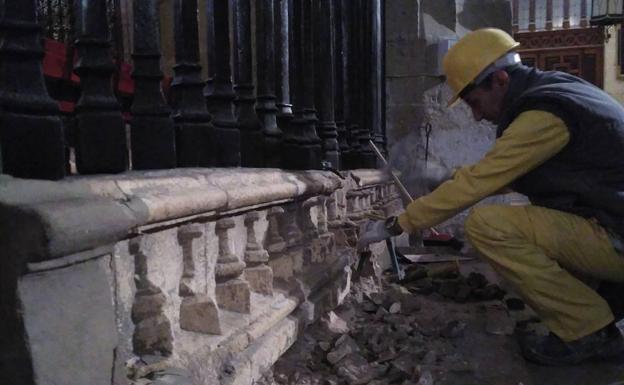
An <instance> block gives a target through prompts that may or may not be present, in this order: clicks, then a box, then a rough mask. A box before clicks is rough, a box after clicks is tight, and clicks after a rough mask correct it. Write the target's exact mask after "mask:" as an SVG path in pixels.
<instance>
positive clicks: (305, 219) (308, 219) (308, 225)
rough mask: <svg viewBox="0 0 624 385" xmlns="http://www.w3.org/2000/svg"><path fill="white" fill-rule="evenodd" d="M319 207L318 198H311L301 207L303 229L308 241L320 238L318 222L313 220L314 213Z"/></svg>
mask: <svg viewBox="0 0 624 385" xmlns="http://www.w3.org/2000/svg"><path fill="white" fill-rule="evenodd" d="M317 206H318V197H314V198H309V199H307V200H305V201H304V202H303V204H302V205H301V208H302V209H303V210H302V213H301V214H302V215H301V227H302V230H303V234H304V236H305V238H307V239H314V238H318V237H319V235H320V234H319V228H318V222H316V223H315V221H313V220H312V217H313V213H312V211H313V210H315V209H316V207H317Z"/></svg>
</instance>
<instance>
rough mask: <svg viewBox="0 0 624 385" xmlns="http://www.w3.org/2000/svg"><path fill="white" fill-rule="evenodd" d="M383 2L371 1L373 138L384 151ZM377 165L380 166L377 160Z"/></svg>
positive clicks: (379, 0) (381, 0)
mask: <svg viewBox="0 0 624 385" xmlns="http://www.w3.org/2000/svg"><path fill="white" fill-rule="evenodd" d="M383 3H384V1H383V0H371V6H372V9H371V16H372V19H371V23H372V24H371V27H372V28H371V60H372V66H371V88H372V95H371V96H372V101H371V102H372V119H371V124H372V129H371V132H372V136H373V142H375V145H376V146H377V148H379V149H380V150H382V151H383V148H384V147H385V138H384V132H383V126H384V122H383V109H384V107H385V103H384V101H383V94H384V93H385V89H384V88H385V87H384V78H385V71H384V66H383V61H384V60H383V59H384V54H383V51H384V44H383V42H384V39H385V38H384V29H383V20H384V16H383ZM375 164H378V162H377V160H375Z"/></svg>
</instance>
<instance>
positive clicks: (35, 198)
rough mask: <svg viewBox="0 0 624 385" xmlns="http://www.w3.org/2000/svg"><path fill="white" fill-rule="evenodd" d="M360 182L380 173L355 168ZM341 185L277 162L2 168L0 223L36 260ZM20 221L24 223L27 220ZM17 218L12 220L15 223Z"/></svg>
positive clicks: (28, 258)
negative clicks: (63, 171) (51, 172)
mask: <svg viewBox="0 0 624 385" xmlns="http://www.w3.org/2000/svg"><path fill="white" fill-rule="evenodd" d="M352 173H353V175H357V176H356V178H359V181H360V183H358V184H359V185H362V186H363V185H367V184H374V183H376V182H378V181H381V180H383V173H382V172H380V171H377V170H356V171H352ZM342 186H343V182H342V181H341V180H340V179H339V178H338V177H337V176H335V175H334V174H332V173H331V172H325V171H316V170H314V171H283V170H278V169H244V168H236V169H174V170H162V171H147V172H127V173H124V174H119V175H102V176H75V177H69V178H66V179H64V180H62V181H58V182H50V181H40V180H24V179H18V178H12V177H9V176H0V217H3V218H5V220H3V221H0V230H1V232H3V233H4V234H5V235H6V236H7V237H6V239H7V241H8V242H9V243H12V242H13V240H12V239H11V236H10V234H14V233H16V232H26V234H24V235H22V236H21V237H19V238H27V239H29V242H20V245H19V247H14V249H16V250H17V253H18V254H19V255H16V256H15V257H18V258H19V259H20V260H22V261H24V262H36V261H43V260H47V259H53V258H57V257H60V256H62V255H67V254H73V253H77V252H80V251H83V250H88V249H91V248H94V247H98V246H102V245H105V244H110V243H114V242H115V241H117V240H120V239H123V238H124V237H127V236H128V235H129V234H131V233H132V232H133V231H136V229H137V228H139V227H141V226H146V225H150V224H152V225H153V224H157V223H161V222H167V221H171V220H176V219H183V218H187V217H191V216H194V215H205V216H207V217H211V218H216V217H218V216H221V215H228V214H231V213H234V212H238V211H244V210H245V209H248V208H258V207H263V206H268V205H273V204H276V203H280V202H287V201H292V200H298V199H305V198H307V197H311V196H315V195H329V194H331V193H332V192H334V191H336V190H337V189H339V188H341V187H342ZM20 223H24V224H26V223H27V224H28V225H27V226H25V225H21V226H20ZM16 224H17V225H16Z"/></svg>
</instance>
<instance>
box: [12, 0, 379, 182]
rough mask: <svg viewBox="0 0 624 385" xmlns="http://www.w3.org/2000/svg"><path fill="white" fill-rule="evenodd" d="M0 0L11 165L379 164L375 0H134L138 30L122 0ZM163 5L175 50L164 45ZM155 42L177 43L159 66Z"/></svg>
mask: <svg viewBox="0 0 624 385" xmlns="http://www.w3.org/2000/svg"><path fill="white" fill-rule="evenodd" d="M0 4H2V5H1V6H2V9H0V111H1V113H0V146H1V152H2V171H3V172H4V173H6V174H11V175H14V176H17V177H24V178H45V179H60V178H63V177H64V176H65V175H67V174H69V173H74V172H77V173H80V174H96V173H119V172H123V171H125V170H128V169H130V168H132V169H136V170H145V169H168V168H175V167H237V166H243V167H282V168H289V169H319V168H321V163H322V162H323V161H328V162H331V164H332V165H333V166H334V167H336V168H340V169H354V168H363V167H375V165H376V161H375V157H374V154H373V152H372V151H371V149H370V148H369V146H368V141H369V139H373V140H374V141H375V142H376V143H377V144H378V145H380V146H381V147H385V129H384V120H385V118H384V116H385V115H384V110H385V108H384V107H385V106H384V103H385V101H384V81H383V80H384V75H383V70H384V68H383V60H384V56H383V50H384V47H383V41H384V37H383V31H384V26H383V8H384V0H257V1H256V2H255V13H252V10H253V9H254V7H251V4H250V0H205V1H204V2H202V4H203V5H204V6H205V7H200V8H201V9H198V1H197V0H169V1H159V0H142V1H134V2H132V17H133V20H132V21H128V20H126V25H129V26H132V27H133V28H132V31H129V30H127V29H128V28H126V30H124V29H123V28H122V12H124V11H122V10H126V12H127V10H128V9H130V8H129V7H128V4H130V0H95V1H80V0H75V1H73V2H72V1H70V0H4V1H3V2H1V3H0ZM159 4H160V5H161V6H162V5H163V4H164V5H166V9H165V8H163V9H159ZM198 12H205V14H202V15H200V17H198ZM123 16H125V18H126V19H128V17H127V16H128V15H126V14H125V13H124V14H123ZM167 17H169V18H171V19H172V20H173V21H174V22H173V26H174V31H173V37H172V39H173V41H174V47H175V50H174V51H175V52H167V53H163V52H162V51H161V44H160V43H161V42H160V36H161V30H160V26H159V21H160V20H166V19H163V18H167ZM200 22H201V23H205V24H206V25H200V24H198V23H200ZM252 26H255V28H252ZM200 27H201V28H200ZM200 31H205V33H206V35H205V36H200V35H199V34H200ZM130 32H131V33H132V42H131V43H132V46H133V47H132V55H131V59H130V58H128V57H125V58H124V54H123V53H124V52H127V53H128V54H126V56H129V53H130V51H129V47H125V50H124V47H123V45H124V42H125V44H126V45H128V46H129V45H130V40H129V39H128V37H129V36H130V35H129V33H130ZM43 38H45V39H43ZM42 42H44V43H43V44H42ZM200 44H205V47H200ZM200 48H202V49H200ZM203 48H205V49H203ZM52 51H54V52H52ZM200 52H206V55H207V57H201V56H200ZM254 53H255V55H254ZM163 54H165V55H174V56H175V65H174V67H173V79H167V80H165V81H163V77H164V76H163V69H162V68H161V62H162V60H161V55H163ZM54 55H56V56H54ZM59 56H60V57H61V58H60V59H59V60H58V61H60V62H63V63H64V64H63V68H61V69H58V70H55V71H56V72H54V71H53V72H54V74H53V75H51V74H50V73H49V72H50V71H48V69H47V68H48V67H47V66H48V64H49V63H54V60H56V59H58V57H59ZM166 57H167V58H168V56H166ZM44 59H45V60H44ZM124 59H125V61H130V60H131V62H132V63H131V64H132V65H131V66H130V63H125V62H124ZM254 59H255V60H254ZM42 63H46V67H45V68H46V71H45V72H44V70H43V68H44V67H43V64H42ZM201 63H206V64H207V66H208V68H207V69H208V71H207V75H208V77H207V79H202V68H201ZM131 67H132V70H131V71H130V69H129V68H131ZM55 68H56V67H55ZM130 74H131V76H130ZM169 84H170V87H169ZM163 85H165V86H166V87H165V89H163ZM68 103H69V104H68ZM68 105H70V107H68ZM59 106H60V108H59ZM128 138H129V139H130V141H129V143H127V139H128ZM70 164H72V165H74V164H75V167H73V166H72V167H70Z"/></svg>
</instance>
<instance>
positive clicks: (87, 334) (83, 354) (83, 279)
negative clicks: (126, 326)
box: [18, 256, 118, 385]
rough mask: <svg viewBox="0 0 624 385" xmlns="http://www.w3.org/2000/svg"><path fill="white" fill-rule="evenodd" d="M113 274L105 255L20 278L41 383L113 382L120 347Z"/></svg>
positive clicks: (33, 358) (35, 368) (29, 340)
mask: <svg viewBox="0 0 624 385" xmlns="http://www.w3.org/2000/svg"><path fill="white" fill-rule="evenodd" d="M111 274H112V273H111V271H110V257H108V256H106V257H102V258H98V259H95V260H91V261H87V262H84V263H79V264H76V265H72V266H68V267H65V268H60V269H55V270H49V271H44V272H41V273H36V274H29V275H26V276H24V277H22V278H21V279H20V281H19V286H18V296H19V300H20V302H21V304H22V307H21V309H20V310H21V311H22V312H23V313H22V314H23V319H24V327H25V332H26V336H27V343H28V349H29V350H30V354H31V361H32V368H33V371H34V377H35V378H36V379H37V380H36V381H37V384H64V385H74V384H75V385H78V384H97V385H104V384H110V383H111V376H112V372H111V368H112V367H113V359H114V354H115V347H116V345H117V342H118V337H117V327H116V324H115V311H114V309H113V298H112V295H113V293H112V291H111V282H110V279H111Z"/></svg>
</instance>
